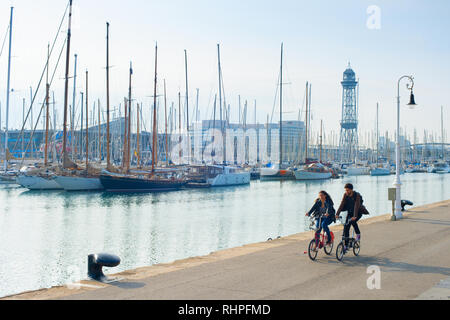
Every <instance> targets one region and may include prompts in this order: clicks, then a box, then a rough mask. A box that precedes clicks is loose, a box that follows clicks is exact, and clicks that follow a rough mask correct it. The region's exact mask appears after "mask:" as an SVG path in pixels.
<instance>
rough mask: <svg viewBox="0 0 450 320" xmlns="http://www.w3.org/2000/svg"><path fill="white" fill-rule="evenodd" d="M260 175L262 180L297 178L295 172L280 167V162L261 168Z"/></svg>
mask: <svg viewBox="0 0 450 320" xmlns="http://www.w3.org/2000/svg"><path fill="white" fill-rule="evenodd" d="M260 177H261V180H262V181H267V180H295V176H294V172H293V171H292V170H289V169H280V166H279V165H278V164H275V165H271V166H270V167H264V168H261V173H260Z"/></svg>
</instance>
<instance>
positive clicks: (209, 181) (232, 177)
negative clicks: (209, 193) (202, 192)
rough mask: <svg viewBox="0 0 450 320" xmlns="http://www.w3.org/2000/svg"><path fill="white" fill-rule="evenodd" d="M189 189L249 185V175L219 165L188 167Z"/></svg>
mask: <svg viewBox="0 0 450 320" xmlns="http://www.w3.org/2000/svg"><path fill="white" fill-rule="evenodd" d="M187 179H188V186H189V187H225V186H238V185H246V184H250V180H251V173H250V172H249V171H242V170H240V169H239V168H236V167H229V166H220V165H204V166H190V168H189V174H188V176H187Z"/></svg>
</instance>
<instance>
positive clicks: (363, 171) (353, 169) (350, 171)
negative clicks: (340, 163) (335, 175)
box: [347, 165, 370, 176]
mask: <svg viewBox="0 0 450 320" xmlns="http://www.w3.org/2000/svg"><path fill="white" fill-rule="evenodd" d="M369 174H370V168H369V167H367V166H362V165H354V166H350V167H348V168H347V175H348V176H367V175H369Z"/></svg>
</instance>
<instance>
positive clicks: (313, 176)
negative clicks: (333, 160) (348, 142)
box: [294, 84, 333, 180]
mask: <svg viewBox="0 0 450 320" xmlns="http://www.w3.org/2000/svg"><path fill="white" fill-rule="evenodd" d="M306 86H307V94H306V96H307V103H306V110H307V112H306V139H305V140H306V141H305V148H306V150H305V163H307V162H308V143H309V139H308V136H309V134H308V132H309V131H308V130H309V114H310V111H311V85H308V84H306ZM322 130H323V125H322V124H321V126H320V131H321V133H320V150H322V143H323V142H322V136H323V132H322ZM294 175H295V179H296V180H328V179H331V178H332V177H333V171H332V170H331V169H329V168H328V167H326V166H324V165H323V164H322V151H321V152H320V161H319V162H318V163H312V164H309V165H306V166H305V167H304V168H303V169H299V170H296V171H294Z"/></svg>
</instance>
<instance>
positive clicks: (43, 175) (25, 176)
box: [17, 168, 63, 190]
mask: <svg viewBox="0 0 450 320" xmlns="http://www.w3.org/2000/svg"><path fill="white" fill-rule="evenodd" d="M54 178H55V174H54V173H53V172H52V171H51V170H49V169H48V168H45V169H38V168H23V169H21V170H20V174H19V175H18V176H17V183H18V184H19V185H21V186H22V187H24V188H27V189H29V190H62V189H63V188H62V187H61V186H60V185H59V184H58V183H56V181H55V180H54Z"/></svg>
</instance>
